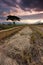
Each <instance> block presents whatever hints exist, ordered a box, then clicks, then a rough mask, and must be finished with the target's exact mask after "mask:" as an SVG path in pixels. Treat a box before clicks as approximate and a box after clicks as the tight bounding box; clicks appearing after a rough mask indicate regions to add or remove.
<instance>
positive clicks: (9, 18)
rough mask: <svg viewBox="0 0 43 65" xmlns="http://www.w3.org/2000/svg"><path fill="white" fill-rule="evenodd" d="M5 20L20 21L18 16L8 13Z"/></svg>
mask: <svg viewBox="0 0 43 65" xmlns="http://www.w3.org/2000/svg"><path fill="white" fill-rule="evenodd" d="M7 20H12V21H14V20H15V21H20V18H19V17H17V16H12V15H8V16H7Z"/></svg>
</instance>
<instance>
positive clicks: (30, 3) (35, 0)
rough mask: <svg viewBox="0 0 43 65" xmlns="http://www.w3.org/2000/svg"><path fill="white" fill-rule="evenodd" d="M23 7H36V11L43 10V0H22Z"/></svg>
mask: <svg viewBox="0 0 43 65" xmlns="http://www.w3.org/2000/svg"><path fill="white" fill-rule="evenodd" d="M20 6H21V8H22V7H23V8H24V9H26V8H28V9H34V10H36V11H42V10H43V0H21V3H20Z"/></svg>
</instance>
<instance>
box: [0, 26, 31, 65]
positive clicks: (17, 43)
mask: <svg viewBox="0 0 43 65" xmlns="http://www.w3.org/2000/svg"><path fill="white" fill-rule="evenodd" d="M31 34H32V30H31V29H30V28H29V27H28V26H27V27H25V28H24V29H22V30H21V31H19V32H18V33H17V34H15V35H13V36H12V37H10V38H9V39H7V40H5V41H4V42H3V44H2V45H0V65H28V64H27V60H25V58H24V53H25V50H27V48H28V49H29V47H30V38H31Z"/></svg>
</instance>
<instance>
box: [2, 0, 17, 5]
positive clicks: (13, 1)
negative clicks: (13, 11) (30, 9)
mask: <svg viewBox="0 0 43 65" xmlns="http://www.w3.org/2000/svg"><path fill="white" fill-rule="evenodd" d="M2 1H3V2H4V3H5V4H7V5H8V6H15V5H16V0H2Z"/></svg>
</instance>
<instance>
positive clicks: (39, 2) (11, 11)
mask: <svg viewBox="0 0 43 65" xmlns="http://www.w3.org/2000/svg"><path fill="white" fill-rule="evenodd" d="M8 15H15V16H19V17H21V19H22V20H21V22H27V23H29V22H32V23H33V22H36V21H38V20H41V21H42V22H43V0H0V22H4V21H7V20H6V17H7V16H8Z"/></svg>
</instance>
